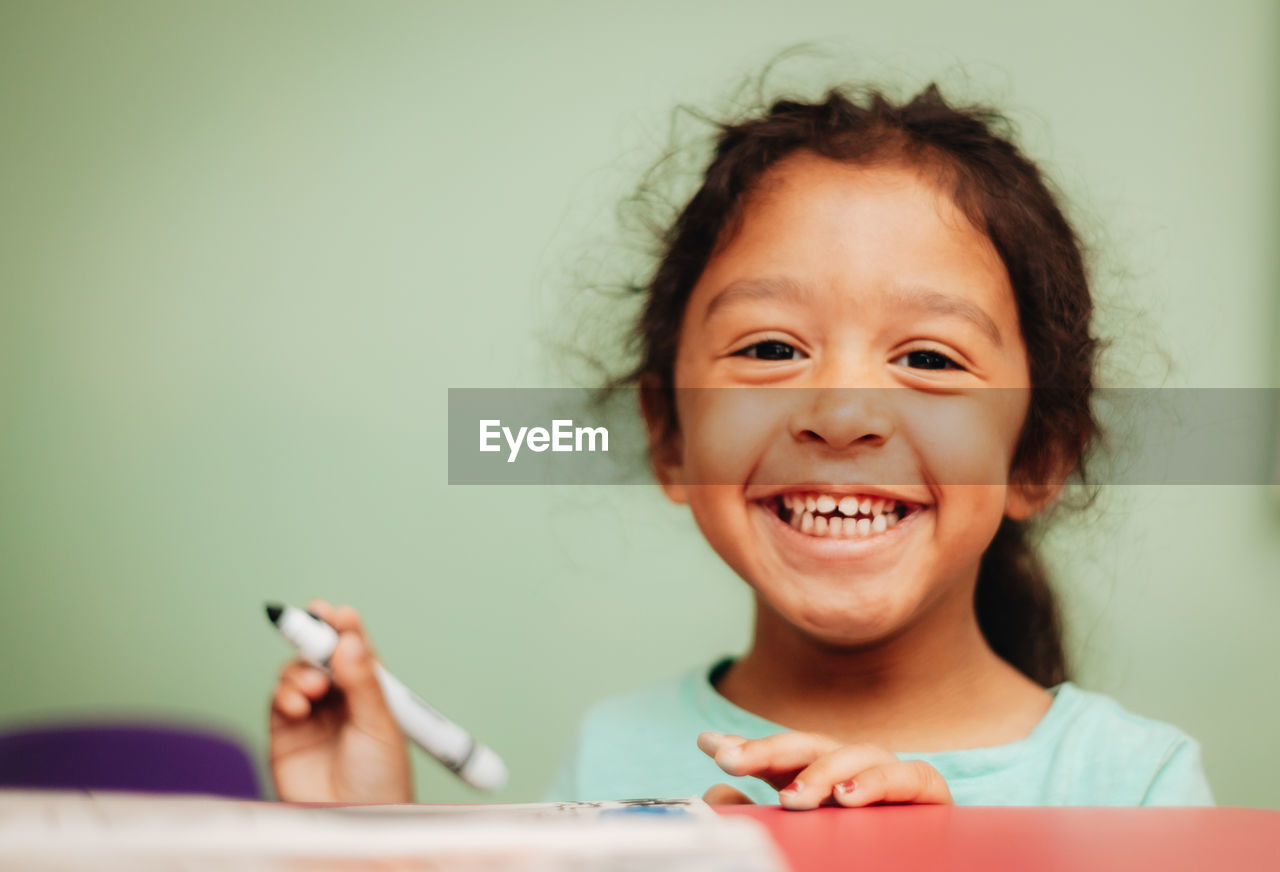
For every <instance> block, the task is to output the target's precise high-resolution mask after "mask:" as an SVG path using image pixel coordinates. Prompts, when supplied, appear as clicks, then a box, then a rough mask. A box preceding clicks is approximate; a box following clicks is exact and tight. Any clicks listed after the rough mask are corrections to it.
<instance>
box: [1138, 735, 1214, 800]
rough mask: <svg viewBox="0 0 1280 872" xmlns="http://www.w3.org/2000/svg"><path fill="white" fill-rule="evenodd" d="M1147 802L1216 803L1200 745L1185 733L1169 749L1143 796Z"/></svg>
mask: <svg viewBox="0 0 1280 872" xmlns="http://www.w3.org/2000/svg"><path fill="white" fill-rule="evenodd" d="M1142 804H1143V805H1214V801H1213V793H1212V792H1211V791H1210V790H1209V780H1208V779H1207V778H1206V777H1205V774H1204V766H1203V765H1202V764H1201V762H1200V745H1199V743H1198V742H1196V741H1195V740H1194V739H1191V738H1189V737H1186V736H1183V737H1181V738H1179V739H1178V740H1177V741H1176V742H1175V743H1174V744H1173V746H1172V747H1171V748H1170V749H1169V753H1168V754H1167V755H1166V756H1165V760H1164V763H1162V764H1161V766H1160V768H1159V769H1157V770H1156V774H1155V776H1154V777H1153V778H1152V779H1151V783H1150V784H1149V785H1148V786H1147V792H1146V794H1145V795H1144V796H1143V797H1142Z"/></svg>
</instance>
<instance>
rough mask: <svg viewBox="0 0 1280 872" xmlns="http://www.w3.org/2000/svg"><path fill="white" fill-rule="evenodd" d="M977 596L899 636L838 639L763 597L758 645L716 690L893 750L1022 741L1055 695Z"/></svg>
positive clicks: (786, 721) (942, 606)
mask: <svg viewBox="0 0 1280 872" xmlns="http://www.w3.org/2000/svg"><path fill="white" fill-rule="evenodd" d="M971 603H972V599H971V598H960V601H958V602H951V603H947V602H944V603H939V604H937V607H936V608H935V609H934V610H932V612H931V613H930V614H928V615H926V616H923V617H922V619H921V620H920V621H919V622H917V623H916V624H915V625H913V626H911V627H909V628H907V629H906V630H904V631H903V632H902V633H900V634H898V635H897V636H895V637H894V638H892V639H888V640H885V641H882V642H878V643H875V644H873V645H868V646H865V647H859V648H839V647H834V646H831V645H827V644H825V643H822V642H821V641H819V640H816V639H814V638H812V637H810V636H807V635H806V634H804V633H802V632H800V631H799V630H797V629H796V628H795V627H793V626H791V625H790V624H788V623H787V622H786V621H784V620H783V619H782V618H781V617H780V616H779V615H778V614H777V613H776V612H774V611H773V610H772V609H771V608H770V607H769V606H768V604H767V603H764V602H763V601H761V600H760V598H759V597H757V599H756V626H755V637H754V639H753V641H752V644H751V647H750V649H749V650H748V651H747V653H746V654H745V655H744V656H743V657H742V658H741V659H740V660H738V661H736V662H735V663H734V664H733V665H732V667H730V669H729V670H728V671H727V672H726V673H725V674H724V676H723V677H722V678H721V680H720V682H719V685H718V687H717V690H718V691H719V692H720V693H721V694H722V695H723V696H724V697H726V698H727V699H728V700H729V701H730V702H732V703H734V704H735V705H737V706H739V707H740V708H743V709H746V710H747V711H750V712H753V713H755V714H757V715H759V716H761V717H764V718H766V719H768V720H771V721H773V722H774V723H777V724H781V725H784V726H786V727H788V728H789V729H794V730H803V731H806V732H816V733H822V734H825V735H829V736H832V737H833V738H836V739H839V740H841V741H845V742H850V743H852V742H869V743H871V744H875V745H879V746H881V747H884V748H886V749H888V750H891V751H940V750H953V749H958V748H971V747H984V746H989V745H999V744H1005V743H1007V742H1012V741H1016V740H1018V739H1021V738H1024V737H1025V736H1026V735H1027V734H1028V733H1030V732H1031V730H1032V729H1033V728H1034V727H1035V725H1036V724H1037V723H1039V721H1040V719H1041V718H1042V717H1043V715H1044V713H1045V712H1046V711H1047V710H1048V707H1049V704H1050V702H1051V701H1052V697H1050V696H1049V694H1047V693H1046V692H1045V691H1044V689H1043V688H1041V687H1040V686H1039V685H1037V684H1035V683H1034V682H1032V681H1031V680H1030V679H1028V678H1027V677H1025V676H1024V675H1022V673H1020V672H1018V671H1017V670H1016V669H1014V668H1013V667H1012V666H1010V665H1009V664H1008V663H1006V662H1005V661H1004V660H1001V659H1000V658H999V657H998V656H997V655H996V654H995V652H993V651H992V650H991V648H990V646H989V645H988V644H987V642H986V639H985V638H984V637H983V635H982V632H981V630H980V629H979V628H978V623H977V617H976V615H974V613H973V608H972V605H971Z"/></svg>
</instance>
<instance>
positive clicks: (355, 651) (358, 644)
mask: <svg viewBox="0 0 1280 872" xmlns="http://www.w3.org/2000/svg"><path fill="white" fill-rule="evenodd" d="M347 652H348V653H349V654H350V656H351V657H352V658H354V659H359V658H361V657H364V641H363V640H362V639H361V638H360V637H359V636H357V635H356V634H355V633H352V634H351V635H350V636H349V637H348V640H347Z"/></svg>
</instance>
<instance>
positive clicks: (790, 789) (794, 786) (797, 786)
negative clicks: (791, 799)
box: [778, 781, 804, 793]
mask: <svg viewBox="0 0 1280 872" xmlns="http://www.w3.org/2000/svg"><path fill="white" fill-rule="evenodd" d="M803 789H804V785H803V784H801V783H800V782H799V781H793V782H791V783H790V784H788V785H787V786H786V787H784V788H782V789H781V790H779V791H778V792H779V793H799V792H800V791H801V790H803Z"/></svg>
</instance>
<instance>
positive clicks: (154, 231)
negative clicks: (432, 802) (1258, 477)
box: [0, 0, 1280, 807]
mask: <svg viewBox="0 0 1280 872" xmlns="http://www.w3.org/2000/svg"><path fill="white" fill-rule="evenodd" d="M503 5H505V7H506V9H505V10H504V11H501V12H499V11H495V10H494V9H492V8H491V7H490V4H463V3H439V2H437V3H427V2H422V3H392V2H380V3H356V2H348V3H334V2H294V3H281V2H275V3H265V4H260V3H250V2H235V3H232V2H208V3H199V4H197V3H179V2H154V3H140V2H115V3H88V2H86V3H75V4H72V3H54V2H30V3H15V2H12V0H5V2H4V3H3V4H2V5H0V440H2V441H0V596H2V597H3V607H2V608H0V663H3V664H4V665H3V668H2V671H0V722H5V723H9V722H13V721H18V720H25V719H29V718H35V717H39V716H47V715H62V714H71V713H82V712H86V711H93V712H113V713H126V712H135V711H146V712H152V713H157V714H170V715H174V716H178V717H182V718H187V719H192V720H200V721H211V722H215V723H217V724H220V725H224V726H226V727H228V728H231V729H233V730H236V731H238V732H240V733H241V734H242V735H243V736H245V737H246V738H247V739H248V740H249V741H250V742H251V743H252V744H253V746H254V747H255V749H256V750H257V751H258V752H261V751H262V749H263V747H264V742H265V718H266V699H267V694H268V691H269V689H270V687H271V685H272V682H273V678H274V672H275V669H276V666H277V664H278V663H280V662H281V661H282V660H283V658H284V657H285V653H286V652H285V649H284V647H283V645H282V643H281V642H280V640H279V639H277V638H275V637H274V636H273V634H272V633H271V632H269V630H268V628H267V626H266V624H265V621H264V618H263V616H262V613H261V603H262V601H263V600H264V599H267V598H283V599H286V600H291V601H295V602H301V601H304V600H305V599H306V598H307V597H309V596H312V595H323V596H326V597H329V598H332V599H334V600H339V601H350V602H353V603H356V604H358V605H359V606H360V607H361V609H362V610H363V612H364V614H365V615H366V618H367V621H368V624H369V626H370V627H371V628H372V630H373V631H374V633H375V636H376V640H377V642H378V643H379V644H380V646H381V651H382V654H383V656H384V658H385V659H386V660H387V661H388V662H389V664H390V665H391V666H392V667H393V669H395V670H396V671H397V672H399V673H400V674H401V676H402V677H403V678H405V679H406V680H407V681H408V682H409V683H410V684H411V685H413V686H414V687H415V688H418V689H419V690H420V691H421V692H422V693H423V694H424V695H426V696H428V697H429V698H430V699H431V700H433V701H434V702H435V703H436V704H437V705H438V706H439V707H440V708H442V709H443V710H445V711H446V712H449V713H452V714H454V715H455V716H456V717H457V718H458V719H459V720H461V721H463V722H465V723H466V724H468V725H471V726H472V727H474V729H475V730H476V732H477V733H479V734H480V735H482V736H483V737H485V738H486V739H488V740H489V741H490V742H491V743H492V744H493V745H494V746H495V747H497V748H499V749H500V750H501V751H502V752H504V754H505V755H506V756H507V757H508V758H509V760H510V762H511V763H512V764H513V769H514V773H515V774H514V777H513V780H512V784H511V786H510V788H509V790H508V791H507V792H506V793H504V794H503V796H502V797H501V798H503V799H513V800H514V799H530V798H533V797H535V796H536V795H537V793H538V792H539V791H540V790H541V788H542V786H543V784H544V782H545V781H546V779H547V778H548V776H549V774H550V771H551V768H552V766H553V764H554V762H555V758H556V757H557V756H558V755H559V753H560V750H561V748H562V747H563V744H564V742H565V741H566V739H567V737H568V735H569V731H570V729H571V727H572V725H573V723H574V721H575V718H576V716H577V714H578V713H579V712H580V710H581V709H582V708H583V707H584V706H585V705H586V704H587V703H588V702H589V701H590V700H592V699H594V698H597V697H599V696H601V695H603V694H606V693H609V692H613V691H617V690H622V689H626V688H629V687H632V686H635V685H637V684H640V683H643V682H646V681H649V680H653V679H658V678H662V677H666V676H668V675H670V674H672V673H673V672H675V671H679V670H683V669H684V668H685V667H686V666H688V665H689V664H691V663H695V662H701V661H705V660H707V659H708V658H710V657H711V656H713V655H715V654H718V653H720V652H723V651H732V650H736V649H738V648H739V647H740V646H741V645H742V643H743V642H744V640H745V638H746V628H747V618H748V609H747V599H746V596H745V594H744V590H743V586H742V585H741V583H740V582H739V581H738V580H737V579H736V578H734V577H732V576H731V575H730V573H729V572H728V571H727V570H726V569H725V568H724V567H723V566H722V565H721V564H720V563H719V561H718V559H717V558H716V557H715V556H714V555H713V554H712V553H711V552H710V551H709V549H708V548H707V547H706V546H705V545H704V544H703V543H702V541H701V540H700V538H699V536H698V534H697V532H696V530H695V529H694V527H693V525H692V523H691V522H690V521H689V520H688V519H687V518H686V517H684V516H683V515H682V513H681V512H680V511H679V510H677V509H674V508H670V507H667V506H665V505H664V504H663V503H662V501H661V500H660V498H659V497H658V495H657V494H656V492H655V491H653V490H651V489H649V488H640V487H633V488H630V489H626V488H623V489H619V490H616V491H614V490H607V489H603V488H601V489H586V488H582V489H570V488H563V489H559V490H554V489H545V488H525V489H508V490H504V489H496V488H490V489H485V488H472V489H464V488H457V487H455V488H449V487H447V486H446V483H445V482H446V456H445V449H444V441H443V440H444V432H445V430H444V414H445V404H446V388H448V387H461V386H473V387H478V386H527V385H536V384H552V383H556V382H557V381H558V379H557V376H556V375H555V372H554V371H553V370H552V369H551V368H550V366H549V365H548V363H547V358H548V355H547V353H546V351H545V347H544V345H543V344H542V343H541V342H540V340H539V338H538V336H539V333H540V331H543V330H545V329H548V328H553V327H554V326H555V325H554V324H553V323H551V322H553V321H554V320H555V315H556V313H557V312H558V311H559V305H560V304H559V301H560V300H562V299H563V296H564V290H563V288H564V286H565V284H566V279H565V276H566V275H567V274H568V273H570V272H572V271H573V270H575V269H576V268H577V266H578V265H580V264H582V263H584V262H589V261H590V260H591V259H592V258H593V257H595V256H603V257H604V258H605V260H606V261H607V260H608V256H609V250H608V249H607V248H606V249H596V248H595V243H594V242H592V241H591V240H595V239H597V238H599V236H600V234H601V233H602V222H605V221H607V220H609V218H610V216H611V208H612V203H613V201H614V200H615V199H616V198H617V196H618V195H619V194H620V193H621V192H623V191H624V190H625V189H626V187H627V186H628V185H629V184H630V183H631V182H632V181H633V180H634V179H635V178H636V174H637V173H638V172H639V170H640V169H642V168H643V167H644V166H645V165H646V164H647V163H648V161H649V160H650V159H651V158H653V157H654V156H656V154H657V153H658V150H659V148H660V145H661V142H662V138H663V136H664V134H665V130H666V125H667V112H668V110H669V108H670V107H671V106H672V105H674V104H675V103H676V102H679V101H693V102H695V103H701V104H707V103H710V104H712V105H714V103H715V101H716V99H717V98H721V97H723V96H724V95H725V94H727V93H729V92H730V91H731V90H732V88H733V86H734V85H735V84H736V83H737V82H738V81H740V80H741V78H742V77H744V76H746V75H748V74H750V73H752V72H754V71H755V70H757V69H758V68H759V66H760V65H761V64H762V63H763V62H764V61H765V60H767V59H768V58H769V57H770V56H772V55H773V54H774V53H775V52H776V51H777V50H779V49H781V48H782V47H784V46H786V45H788V44H791V43H795V42H799V41H804V40H813V39H826V40H828V45H829V46H830V47H832V48H833V49H834V50H835V53H836V54H835V57H836V61H837V63H836V64H835V65H830V64H829V65H828V68H835V66H838V65H839V63H843V64H844V67H843V68H844V69H845V70H847V71H849V73H850V74H851V75H858V74H870V75H873V76H878V77H879V76H884V77H887V79H888V81H889V83H890V84H891V85H895V86H902V87H904V88H909V89H914V88H917V87H919V86H920V85H922V84H923V83H924V82H926V81H927V80H928V79H929V78H930V77H935V76H938V77H941V78H942V80H943V82H944V83H951V84H957V85H959V86H962V87H963V88H964V89H965V91H964V93H968V94H972V95H974V96H978V97H989V98H991V99H994V100H996V101H997V102H999V103H1001V105H1003V106H1005V107H1007V108H1008V109H1009V110H1010V112H1011V114H1012V115H1013V116H1014V118H1015V119H1017V120H1018V121H1019V122H1020V124H1021V126H1022V129H1023V131H1024V135H1025V141H1026V143H1027V147H1028V149H1029V151H1030V152H1031V153H1032V155H1033V156H1035V157H1037V158H1039V159H1042V160H1044V161H1045V166H1046V167H1047V168H1048V169H1049V170H1050V171H1051V172H1052V173H1054V174H1055V175H1056V177H1057V178H1059V179H1060V180H1061V181H1062V183H1063V185H1064V187H1065V188H1066V189H1067V191H1068V192H1069V194H1070V196H1071V198H1072V201H1073V204H1074V206H1075V208H1076V209H1077V214H1079V215H1081V216H1083V217H1084V218H1085V219H1086V220H1087V222H1090V223H1089V226H1094V227H1100V228H1105V231H1106V233H1107V237H1106V238H1108V239H1109V240H1110V242H1109V243H1108V245H1109V247H1108V249H1107V251H1108V252H1109V253H1108V255H1107V257H1108V264H1109V267H1110V268H1111V269H1112V271H1113V272H1114V269H1115V268H1117V267H1123V268H1127V269H1128V270H1129V276H1128V278H1127V279H1125V280H1124V281H1123V282H1117V281H1115V280H1111V281H1108V282H1105V283H1104V285H1103V286H1101V287H1100V290H1104V291H1106V292H1108V293H1110V294H1111V295H1112V299H1114V300H1118V301H1119V302H1121V303H1123V304H1124V306H1125V307H1131V308H1136V309H1138V310H1139V311H1142V310H1146V311H1148V312H1149V315H1146V316H1140V317H1138V318H1137V319H1136V320H1134V319H1130V318H1129V317H1128V315H1127V314H1125V315H1124V316H1123V317H1112V318H1111V320H1110V322H1109V326H1110V329H1111V330H1112V331H1113V332H1115V333H1116V334H1117V336H1118V343H1117V345H1118V347H1119V348H1121V349H1122V350H1124V351H1125V352H1126V353H1127V354H1129V355H1130V357H1129V363H1131V364H1132V363H1134V362H1135V361H1137V362H1138V363H1139V364H1140V363H1141V360H1140V358H1141V357H1142V355H1143V354H1144V353H1145V352H1148V351H1150V350H1152V349H1158V348H1163V349H1165V350H1167V351H1168V353H1169V354H1170V356H1171V357H1172V359H1173V361H1174V370H1173V372H1172V374H1171V375H1170V376H1169V377H1168V381H1167V383H1169V384H1180V385H1194V386H1268V385H1274V384H1276V366H1275V364H1276V361H1275V358H1274V356H1273V353H1272V348H1273V346H1274V344H1275V341H1276V339H1277V337H1278V336H1280V324H1278V323H1277V321H1278V318H1277V313H1278V311H1280V308H1278V306H1277V287H1278V282H1277V279H1278V276H1280V263H1278V262H1277V258H1276V256H1275V255H1274V254H1272V253H1271V248H1272V247H1273V245H1274V243H1275V241H1276V239H1277V238H1278V234H1277V231H1278V230H1280V214H1278V212H1277V208H1276V206H1275V205H1274V203H1275V202H1276V201H1277V195H1278V194H1280V184H1277V177H1278V174H1277V171H1276V170H1277V161H1276V155H1277V154H1278V153H1280V110H1278V109H1277V107H1280V64H1278V62H1277V58H1280V6H1277V4H1275V3H1274V2H1272V0H1257V2H1240V0H1232V2H1225V3H1220V4H1202V3H1177V4H1174V3H1168V2H1163V0H1151V2H1142V3H1116V2H1114V0H1081V2H1075V3H1071V4H1066V5H1064V4H1043V5H1041V4H1022V3H1008V4H1003V3H996V2H969V3H964V4H957V3H951V2H945V0H928V2H899V3H856V2H849V0H841V2H818V0H793V2H788V3H755V4H749V3H742V2H734V3H715V4H711V3H690V2H688V0H679V2H674V0H671V2H669V0H651V2H645V3H628V4H599V3H588V2H556V3H547V2H536V3H517V2H508V3H506V4H503ZM1033 5H1034V6H1037V7H1038V8H1037V10H1036V11H1032V10H1031V8H1030V7H1031V6H1033ZM606 7H608V8H606ZM957 71H960V73H959V74H957ZM966 75H967V79H966ZM1120 311H1122V312H1123V311H1126V310H1120ZM1134 349H1136V350H1137V352H1136V353H1135V352H1134ZM1142 371H1143V372H1146V373H1148V374H1149V375H1151V377H1152V378H1155V377H1157V375H1158V374H1159V372H1160V368H1159V367H1158V366H1156V367H1146V368H1145V369H1143V370H1142ZM1147 383H1150V382H1147ZM1108 505H1109V509H1108V513H1107V514H1106V515H1105V517H1106V520H1105V522H1095V523H1094V524H1093V525H1091V526H1087V527H1083V528H1080V529H1077V530H1075V531H1074V532H1071V531H1066V534H1065V535H1064V536H1063V537H1061V538H1060V539H1059V541H1058V543H1057V544H1058V546H1059V547H1058V550H1057V552H1056V553H1058V554H1059V558H1060V559H1059V563H1060V564H1061V566H1062V569H1063V572H1062V582H1063V583H1062V586H1063V588H1064V590H1065V592H1066V594H1067V596H1068V597H1069V599H1070V601H1071V603H1072V614H1073V616H1074V617H1075V619H1076V622H1075V624H1074V627H1073V639H1074V644H1073V647H1074V650H1075V651H1076V652H1077V653H1078V655H1079V659H1080V663H1081V669H1080V680H1081V681H1082V682H1083V683H1085V684H1086V685H1088V686H1090V687H1093V688H1095V689H1100V690H1103V691H1106V692H1109V693H1112V694H1114V695H1115V696H1117V697H1118V698H1119V699H1120V700H1121V701H1122V702H1124V703H1125V704H1126V705H1128V706H1130V707H1131V708H1133V709H1135V710H1137V711H1139V712H1142V713H1144V714H1148V715H1151V716H1155V717H1159V718H1163V719H1166V720H1170V721H1173V722H1175V723H1177V724H1179V725H1180V726H1182V727H1183V728H1184V729H1186V730H1187V731H1189V732H1190V733H1192V734H1193V735H1195V736H1197V737H1198V738H1200V739H1201V740H1202V742H1203V744H1204V748H1205V755H1206V761H1207V766H1208V771H1209V775H1210V778H1211V781H1212V782H1213V784H1214V786H1215V787H1216V790H1217V793H1218V796H1219V798H1220V800H1221V801H1222V802H1223V803H1229V804H1247V805H1266V806H1271V807H1280V792H1278V791H1277V789H1276V787H1275V785H1276V784H1277V783H1278V782H1280V752H1278V751H1277V744H1276V742H1275V740H1274V736H1275V734H1276V732H1277V726H1278V725H1280V693H1278V692H1277V690H1276V682H1275V670H1276V667H1277V655H1278V654H1280V641H1277V640H1278V639H1280V634H1277V632H1276V629H1275V622H1276V617H1275V616H1276V615H1277V614H1280V541H1278V540H1280V536H1278V535H1277V534H1280V514H1278V513H1277V511H1276V508H1275V505H1274V503H1273V501H1272V500H1271V498H1270V497H1269V495H1268V493H1267V492H1266V491H1265V489H1263V488H1252V489H1250V488H1235V489H1232V488H1212V487H1201V488H1172V487H1164V488H1159V487H1153V488H1146V489H1138V488H1130V489H1126V490H1124V491H1123V492H1119V491H1118V489H1117V491H1116V492H1113V493H1111V494H1109V495H1108ZM418 787H419V795H420V797H421V798H423V799H438V800H467V799H473V798H475V795H474V794H472V793H470V792H467V791H466V790H465V789H463V788H461V787H459V786H458V785H457V784H456V783H455V782H454V781H453V780H452V778H451V776H449V775H447V774H446V773H443V772H442V771H441V770H439V769H438V768H437V767H434V766H433V765H431V764H429V763H425V762H424V763H423V764H421V765H420V766H419V771H418Z"/></svg>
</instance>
